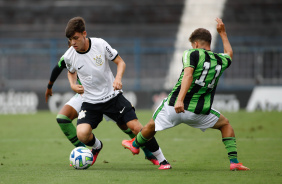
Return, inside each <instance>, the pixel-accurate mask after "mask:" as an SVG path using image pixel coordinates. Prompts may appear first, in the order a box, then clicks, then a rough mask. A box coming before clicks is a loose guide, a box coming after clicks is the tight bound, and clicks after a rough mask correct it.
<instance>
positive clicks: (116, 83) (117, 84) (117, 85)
mask: <svg viewBox="0 0 282 184" xmlns="http://www.w3.org/2000/svg"><path fill="white" fill-rule="evenodd" d="M113 87H114V90H120V89H122V82H121V80H118V79H115V81H114V83H113Z"/></svg>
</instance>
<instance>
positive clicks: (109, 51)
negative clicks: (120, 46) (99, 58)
mask: <svg viewBox="0 0 282 184" xmlns="http://www.w3.org/2000/svg"><path fill="white" fill-rule="evenodd" d="M106 50H107V52H108V53H109V56H110V58H111V57H113V53H112V52H111V50H110V49H109V48H108V47H107V46H106Z"/></svg>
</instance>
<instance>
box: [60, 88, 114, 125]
mask: <svg viewBox="0 0 282 184" xmlns="http://www.w3.org/2000/svg"><path fill="white" fill-rule="evenodd" d="M82 102H83V101H82V96H81V95H80V94H78V93H76V94H75V95H74V96H73V97H72V98H71V99H70V100H69V101H68V102H67V103H66V104H65V105H69V106H71V107H72V108H74V109H75V110H76V112H77V114H79V112H80V110H81V105H82ZM103 116H104V118H105V120H106V121H113V122H115V121H114V120H112V119H111V118H109V117H108V116H106V115H103Z"/></svg>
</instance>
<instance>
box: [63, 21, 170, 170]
mask: <svg viewBox="0 0 282 184" xmlns="http://www.w3.org/2000/svg"><path fill="white" fill-rule="evenodd" d="M65 33H66V37H67V38H68V39H69V41H70V43H71V47H70V48H69V49H68V50H67V51H66V52H65V54H64V55H63V57H64V61H65V63H66V66H67V68H68V70H69V72H68V78H69V81H70V85H71V88H72V89H73V90H74V91H75V92H76V93H79V94H82V99H83V103H82V106H81V111H80V112H79V115H78V120H77V137H78V139H79V140H80V141H81V142H83V143H84V144H86V145H87V146H91V147H92V153H93V155H94V159H93V164H94V163H95V161H96V159H97V156H98V154H99V152H100V150H101V149H102V147H103V144H102V142H101V141H100V140H99V139H97V138H96V137H95V136H94V134H93V133H92V130H93V129H95V128H96V127H97V126H98V124H99V123H100V122H101V121H102V118H103V114H105V115H107V116H108V117H109V118H111V119H112V120H114V121H115V122H117V123H118V124H126V125H127V127H128V128H130V129H131V131H132V132H133V133H134V134H135V135H136V134H137V133H138V132H139V131H140V130H141V129H142V128H143V126H142V125H141V123H140V122H139V121H138V120H137V116H136V114H135V110H134V107H132V105H131V103H130V102H129V101H128V100H127V99H126V98H125V97H124V96H123V95H122V82H121V80H122V76H123V73H124V70H125V66H126V65H125V62H124V61H123V59H122V58H121V57H120V56H119V55H118V52H117V51H116V50H115V49H113V48H112V47H111V46H110V45H109V44H108V43H107V42H106V41H105V40H103V39H101V38H88V37H87V33H86V30H85V21H84V19H83V18H81V17H74V18H72V19H70V20H69V22H68V24H67V27H66V30H65ZM109 61H113V62H114V63H115V64H116V65H117V74H116V77H114V76H113V74H112V72H111V69H110V66H109ZM77 76H78V77H79V79H80V82H81V84H82V85H79V84H76V80H77ZM145 146H146V148H148V149H149V150H150V151H151V152H152V154H153V155H154V156H155V157H156V158H157V159H158V161H159V163H160V165H161V166H162V165H163V163H167V161H166V159H165V157H164V155H163V153H162V151H161V149H160V148H159V145H158V143H157V141H156V139H155V138H154V137H153V138H152V139H151V140H150V141H148V142H147V144H146V145H145Z"/></svg>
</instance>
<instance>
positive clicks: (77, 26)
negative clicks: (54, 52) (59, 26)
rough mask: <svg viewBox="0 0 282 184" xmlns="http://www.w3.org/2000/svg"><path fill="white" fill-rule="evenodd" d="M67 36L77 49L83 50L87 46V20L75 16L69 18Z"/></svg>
mask: <svg viewBox="0 0 282 184" xmlns="http://www.w3.org/2000/svg"><path fill="white" fill-rule="evenodd" d="M65 33H66V37H67V38H68V39H69V41H70V44H71V46H73V47H74V49H75V50H77V51H83V50H84V49H85V48H84V47H85V42H86V36H87V33H86V31H85V21H84V19H83V18H82V17H74V18H72V19H70V20H69V22H68V24H67V27H66V29H65Z"/></svg>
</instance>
